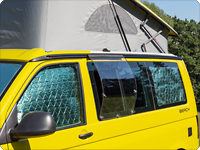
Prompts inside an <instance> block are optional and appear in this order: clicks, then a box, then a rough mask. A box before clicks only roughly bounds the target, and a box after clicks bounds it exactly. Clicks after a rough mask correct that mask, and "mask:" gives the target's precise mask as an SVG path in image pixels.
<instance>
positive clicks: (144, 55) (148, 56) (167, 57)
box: [124, 54, 183, 60]
mask: <svg viewBox="0 0 200 150" xmlns="http://www.w3.org/2000/svg"><path fill="white" fill-rule="evenodd" d="M124 57H125V58H148V59H173V60H183V59H182V58H181V57H179V56H169V55H166V56H165V55H149V54H148V55H147V54H143V55H141V54H124Z"/></svg>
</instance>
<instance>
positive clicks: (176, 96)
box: [149, 67, 186, 106]
mask: <svg viewBox="0 0 200 150" xmlns="http://www.w3.org/2000/svg"><path fill="white" fill-rule="evenodd" d="M149 69H150V71H151V74H152V78H153V82H154V88H155V93H156V97H157V104H158V106H162V105H166V104H173V103H177V102H183V101H186V97H185V91H184V87H183V83H182V79H181V77H180V73H179V70H178V68H175V67H149Z"/></svg>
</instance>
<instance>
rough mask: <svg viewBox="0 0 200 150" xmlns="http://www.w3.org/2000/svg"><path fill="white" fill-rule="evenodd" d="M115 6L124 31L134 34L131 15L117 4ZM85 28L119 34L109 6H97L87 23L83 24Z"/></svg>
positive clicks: (135, 30) (134, 27)
mask: <svg viewBox="0 0 200 150" xmlns="http://www.w3.org/2000/svg"><path fill="white" fill-rule="evenodd" d="M115 7H116V11H117V13H118V15H119V18H120V20H121V23H122V26H123V28H124V31H125V33H126V34H133V35H136V34H137V28H136V26H135V24H134V22H133V20H132V19H131V17H130V16H129V15H128V13H127V12H126V11H125V10H123V9H122V8H120V7H119V6H117V5H116V6H115ZM85 30H86V31H92V32H103V33H117V34H119V29H118V26H117V24H116V21H115V19H114V14H113V10H112V9H111V6H110V5H103V6H101V7H99V8H98V9H97V10H96V11H95V12H94V13H93V14H92V15H91V16H90V18H89V19H88V21H87V23H86V24H85Z"/></svg>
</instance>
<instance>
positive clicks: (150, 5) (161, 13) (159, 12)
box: [142, 0, 174, 27]
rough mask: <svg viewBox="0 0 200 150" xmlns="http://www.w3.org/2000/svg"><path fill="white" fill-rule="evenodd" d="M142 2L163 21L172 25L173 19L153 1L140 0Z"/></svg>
mask: <svg viewBox="0 0 200 150" xmlns="http://www.w3.org/2000/svg"><path fill="white" fill-rule="evenodd" d="M142 3H143V4H144V5H145V6H147V7H148V8H149V9H151V10H152V11H153V12H154V13H155V14H156V15H158V16H159V17H160V18H162V19H163V20H164V21H165V22H167V23H168V24H169V25H170V26H171V27H173V26H174V20H173V19H172V18H171V17H170V16H169V15H167V14H165V13H164V10H162V9H160V8H159V7H158V6H156V5H155V4H154V3H149V2H147V1H146V0H142Z"/></svg>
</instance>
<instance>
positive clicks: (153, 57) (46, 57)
mask: <svg viewBox="0 0 200 150" xmlns="http://www.w3.org/2000/svg"><path fill="white" fill-rule="evenodd" d="M89 55H96V57H100V56H101V57H102V56H104V55H105V56H107V55H108V53H106V54H58V55H46V56H41V57H37V58H34V59H32V60H30V61H29V62H37V61H44V60H53V59H66V58H89ZM111 55H112V56H113V57H115V55H116V56H117V55H119V54H111ZM120 55H123V56H124V57H125V58H147V59H172V60H182V58H181V57H178V56H173V55H172V56H169V55H149V54H120Z"/></svg>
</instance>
